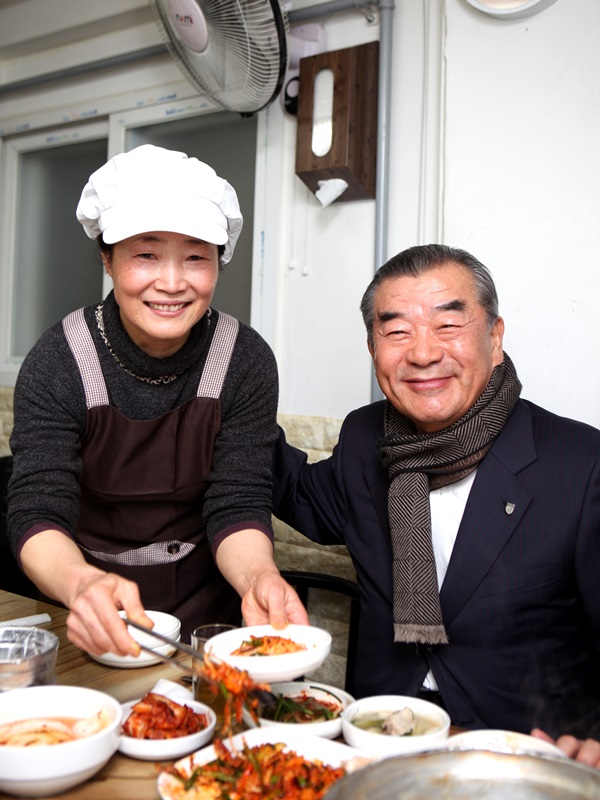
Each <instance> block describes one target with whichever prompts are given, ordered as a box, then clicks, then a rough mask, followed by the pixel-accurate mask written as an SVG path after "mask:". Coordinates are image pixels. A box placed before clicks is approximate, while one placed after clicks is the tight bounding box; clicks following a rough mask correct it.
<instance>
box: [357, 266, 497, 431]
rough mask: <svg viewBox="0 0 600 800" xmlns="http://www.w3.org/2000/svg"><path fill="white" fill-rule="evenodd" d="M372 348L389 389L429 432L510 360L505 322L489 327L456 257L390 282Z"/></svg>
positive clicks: (380, 294)
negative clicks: (506, 358) (504, 343)
mask: <svg viewBox="0 0 600 800" xmlns="http://www.w3.org/2000/svg"><path fill="white" fill-rule="evenodd" d="M374 305H375V318H374V324H373V345H372V346H369V350H370V352H371V355H372V357H373V361H374V364H375V373H376V375H377V380H378V382H379V385H380V387H381V390H382V392H383V393H384V395H385V396H386V397H387V398H388V400H389V401H390V402H391V403H392V405H393V406H394V407H395V408H396V409H397V410H398V411H399V412H400V413H401V414H404V415H405V416H406V417H408V418H409V419H411V420H412V421H413V423H414V424H415V426H416V427H417V428H418V429H419V430H420V431H423V432H432V431H438V430H442V428H447V427H448V426H449V425H452V423H453V422H456V421H457V420H458V419H460V418H461V417H462V416H463V415H464V414H465V413H466V412H467V411H468V410H469V408H471V406H472V405H473V403H474V402H475V401H476V400H477V398H478V397H479V395H480V394H481V393H482V392H483V390H484V389H485V387H486V385H487V384H488V382H489V379H490V376H491V374H492V370H493V369H494V367H496V366H497V365H498V364H501V363H502V361H503V357H504V356H503V351H502V337H503V334H504V323H503V321H502V319H501V318H498V319H497V320H496V321H495V322H494V324H493V325H492V326H491V328H490V325H489V321H488V318H487V315H486V311H485V309H484V308H483V306H481V305H480V303H479V302H478V299H477V293H476V287H475V284H474V281H473V278H472V276H471V274H470V272H469V271H468V270H467V269H466V268H465V267H463V266H461V265H459V264H456V263H454V262H451V263H448V264H444V265H443V266H440V267H436V268H435V269H432V270H429V271H427V272H424V273H423V274H422V275H420V276H418V277H412V276H402V277H399V278H390V279H388V280H385V281H383V283H381V284H380V286H379V287H378V288H377V291H376V293H375V297H374Z"/></svg>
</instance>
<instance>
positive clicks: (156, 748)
mask: <svg viewBox="0 0 600 800" xmlns="http://www.w3.org/2000/svg"><path fill="white" fill-rule="evenodd" d="M122 708H123V727H122V731H121V736H120V738H119V750H120V751H121V753H124V754H125V755H126V756H130V757H131V758H138V759H141V760H142V761H163V760H166V759H172V758H180V757H181V756H184V755H187V754H188V753H192V752H194V751H195V750H197V749H198V748H199V747H202V746H203V745H205V744H206V743H207V742H209V741H210V740H211V739H212V736H213V733H214V730H215V726H216V723H217V717H216V714H215V712H214V711H213V710H212V709H211V708H209V707H208V706H206V705H204V703H198V702H196V701H195V700H186V701H185V702H184V703H177V702H175V701H174V700H171V699H170V698H168V697H165V696H164V695H160V694H157V693H155V692H148V694H146V695H145V696H144V697H142V698H140V699H139V700H132V701H131V702H129V703H123V704H122Z"/></svg>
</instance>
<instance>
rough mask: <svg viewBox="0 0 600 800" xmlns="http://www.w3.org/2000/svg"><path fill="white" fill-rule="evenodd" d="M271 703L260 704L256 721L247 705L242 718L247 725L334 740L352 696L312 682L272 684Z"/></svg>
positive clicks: (339, 733)
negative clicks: (292, 730)
mask: <svg viewBox="0 0 600 800" xmlns="http://www.w3.org/2000/svg"><path fill="white" fill-rule="evenodd" d="M273 696H274V697H275V700H273V702H270V703H263V704H262V705H260V704H259V706H258V708H257V709H256V712H257V714H258V719H257V720H256V721H255V720H254V719H253V716H252V714H251V713H250V711H249V710H248V709H247V708H244V711H243V720H244V722H245V723H246V725H247V726H248V727H250V728H253V727H258V726H260V727H263V728H265V727H279V726H282V725H283V726H285V727H286V728H290V729H295V730H298V729H302V730H304V731H306V732H307V733H309V734H310V735H311V736H323V737H325V738H326V739H335V737H336V736H340V735H341V733H342V712H343V711H344V709H345V708H347V707H348V706H349V705H350V703H352V702H354V698H353V697H352V696H351V695H349V694H348V693H347V692H344V691H343V690H342V689H337V688H336V687H335V686H327V685H326V684H324V683H315V682H311V681H290V682H287V683H273V684H271V697H273Z"/></svg>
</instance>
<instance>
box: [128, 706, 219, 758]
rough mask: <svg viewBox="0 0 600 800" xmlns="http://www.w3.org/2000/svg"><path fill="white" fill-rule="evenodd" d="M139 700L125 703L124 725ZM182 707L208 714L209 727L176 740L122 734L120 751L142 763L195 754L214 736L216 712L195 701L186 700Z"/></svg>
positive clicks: (197, 712)
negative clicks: (140, 737) (137, 737)
mask: <svg viewBox="0 0 600 800" xmlns="http://www.w3.org/2000/svg"><path fill="white" fill-rule="evenodd" d="M137 702H138V700H132V701H131V702H129V703H123V704H122V708H123V723H125V720H126V719H127V717H128V716H129V714H130V713H131V709H132V707H133V706H134V705H135V704H136V703H137ZM180 705H186V706H189V707H190V708H191V709H192V710H193V711H195V712H196V714H206V716H207V717H208V725H207V727H206V728H204V729H203V730H201V731H198V732H197V733H191V734H189V735H188V736H178V737H177V738H175V739H136V738H134V737H133V736H127V735H126V734H124V733H121V737H120V739H119V750H120V751H121V753H124V754H125V755H126V756H130V757H131V758H138V759H141V760H142V761H165V760H167V759H171V758H180V757H181V756H186V755H188V753H193V752H194V750H197V749H198V748H199V747H203V746H204V745H205V744H207V743H208V742H209V741H210V740H211V739H212V736H213V733H214V731H215V726H216V724H217V716H216V714H215V712H214V711H213V710H212V709H211V708H209V707H208V706H205V705H204V703H198V702H196V701H195V700H186V701H185V703H180Z"/></svg>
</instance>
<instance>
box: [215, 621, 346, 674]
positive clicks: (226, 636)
mask: <svg viewBox="0 0 600 800" xmlns="http://www.w3.org/2000/svg"><path fill="white" fill-rule="evenodd" d="M251 636H282V637H284V638H286V639H292V640H293V641H294V642H297V643H298V644H304V645H306V650H300V651H298V652H297V653H285V654H284V655H280V656H232V655H231V653H232V652H233V651H234V650H236V649H237V648H238V647H239V646H240V645H241V644H242V642H244V641H246V640H247V639H249V638H250V637H251ZM330 650H331V634H330V633H328V632H327V631H325V630H323V629H322V628H315V627H313V626H311V625H288V626H287V628H283V629H282V630H276V629H275V628H273V627H271V625H250V626H248V627H245V628H235V629H234V630H232V631H227V632H226V633H220V634H219V635H218V636H213V638H212V639H209V640H208V642H207V643H206V645H205V648H204V652H205V653H207V654H208V655H209V656H211V657H212V658H214V659H215V660H217V661H225V662H226V663H227V664H230V665H231V666H232V667H236V668H237V669H240V670H245V671H246V672H247V673H248V674H249V675H250V677H251V678H252V679H253V680H254V681H257V682H263V683H264V682H267V683H272V682H275V681H290V680H293V679H294V678H299V677H300V676H301V675H305V674H306V673H307V672H311V671H312V670H315V669H317V667H320V666H321V664H322V663H323V662H324V661H325V659H326V658H327V656H328V655H329V651H330Z"/></svg>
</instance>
